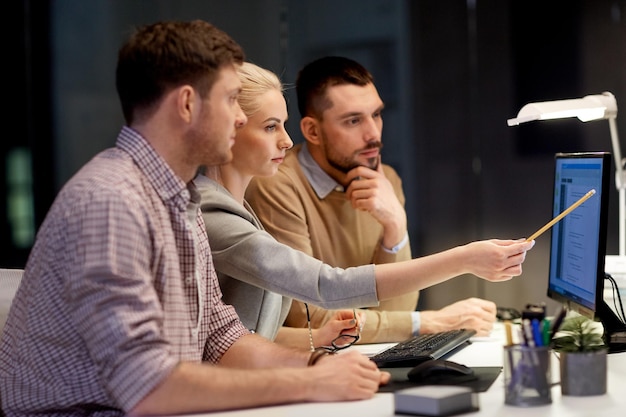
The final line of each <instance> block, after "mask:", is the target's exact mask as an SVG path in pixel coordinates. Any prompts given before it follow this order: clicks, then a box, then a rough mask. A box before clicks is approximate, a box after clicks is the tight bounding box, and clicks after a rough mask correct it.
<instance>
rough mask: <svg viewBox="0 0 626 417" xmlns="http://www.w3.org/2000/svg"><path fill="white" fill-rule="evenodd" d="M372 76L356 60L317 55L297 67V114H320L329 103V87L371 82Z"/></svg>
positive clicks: (303, 115)
mask: <svg viewBox="0 0 626 417" xmlns="http://www.w3.org/2000/svg"><path fill="white" fill-rule="evenodd" d="M373 83H374V77H373V76H372V74H370V72H369V71H368V70H366V69H365V67H364V66H363V65H361V64H359V63H358V62H356V61H353V60H352V59H349V58H344V57H340V56H327V57H324V58H320V59H317V60H315V61H313V62H311V63H309V64H307V65H306V66H305V67H304V68H302V69H301V70H300V72H299V73H298V77H297V79H296V94H297V96H298V110H299V111H300V116H301V117H305V116H313V117H316V118H318V119H321V118H322V113H323V112H324V110H326V109H328V108H330V107H331V106H332V103H331V102H330V100H328V98H327V96H326V90H327V89H328V87H332V86H335V85H342V84H354V85H359V86H364V85H367V84H373Z"/></svg>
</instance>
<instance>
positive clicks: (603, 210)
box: [548, 152, 611, 319]
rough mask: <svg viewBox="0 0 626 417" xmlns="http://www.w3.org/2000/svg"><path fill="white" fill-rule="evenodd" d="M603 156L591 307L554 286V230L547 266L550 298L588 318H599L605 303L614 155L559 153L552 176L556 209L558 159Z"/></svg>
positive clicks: (556, 156)
mask: <svg viewBox="0 0 626 417" xmlns="http://www.w3.org/2000/svg"><path fill="white" fill-rule="evenodd" d="M589 158H594V159H598V158H600V159H602V179H601V185H600V187H601V190H600V191H601V192H600V193H599V194H600V196H599V197H600V224H599V228H598V229H599V230H598V253H597V262H596V268H595V269H596V277H595V297H594V304H593V306H592V307H589V306H586V305H583V304H581V303H579V302H577V301H576V300H573V299H571V298H569V297H567V296H565V295H563V294H561V293H559V292H556V291H555V290H553V288H552V282H551V278H552V270H551V268H552V261H553V260H552V257H553V253H552V251H553V247H554V245H553V244H554V242H553V239H554V238H555V236H554V232H553V231H551V239H550V253H549V254H550V256H549V269H548V297H549V298H551V299H553V300H555V301H558V302H560V303H562V304H564V305H565V306H566V307H567V308H568V309H570V310H574V311H576V312H578V313H579V314H581V315H583V316H586V317H589V318H592V319H593V318H597V311H598V309H599V308H601V305H602V304H603V303H604V262H605V258H606V239H607V229H608V209H609V188H610V187H609V184H610V180H611V177H610V170H611V154H610V153H609V152H571V153H565V152H560V153H557V154H555V156H554V178H553V185H552V186H553V195H552V205H551V211H553V210H554V206H553V204H554V201H555V198H556V195H555V193H556V190H557V185H558V184H557V178H556V173H557V165H558V164H557V160H559V159H589Z"/></svg>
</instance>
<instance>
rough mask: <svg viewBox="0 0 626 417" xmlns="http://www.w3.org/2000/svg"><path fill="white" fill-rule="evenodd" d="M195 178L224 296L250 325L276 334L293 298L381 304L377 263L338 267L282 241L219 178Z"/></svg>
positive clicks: (331, 305)
mask: <svg viewBox="0 0 626 417" xmlns="http://www.w3.org/2000/svg"><path fill="white" fill-rule="evenodd" d="M194 181H195V183H196V185H197V186H198V188H199V191H200V193H201V195H202V204H201V208H202V216H203V218H204V223H205V226H206V230H207V234H208V235H209V244H210V245H211V253H212V255H213V262H214V264H215V269H216V271H217V275H218V278H219V281H220V287H221V289H222V292H223V299H224V301H225V302H226V303H227V304H231V305H233V306H234V307H235V310H236V311H237V314H239V317H240V318H241V321H242V322H243V324H244V325H245V326H246V327H247V328H248V329H250V330H253V331H254V332H256V333H258V334H260V335H262V336H264V337H267V338H268V339H270V340H273V339H274V338H275V337H276V333H277V332H278V330H279V329H280V327H281V326H282V324H283V322H284V320H285V317H286V316H287V313H288V312H289V307H290V305H291V298H295V299H298V300H301V301H304V302H307V303H311V304H315V305H318V306H320V307H323V308H328V309H337V308H353V307H365V306H375V305H378V298H377V296H376V280H375V276H374V266H373V265H365V266H359V267H354V268H346V269H342V268H333V267H331V266H329V265H326V264H324V263H322V262H321V261H319V260H317V259H315V258H313V257H310V256H308V255H306V254H305V253H303V252H300V251H297V250H294V249H292V248H290V247H289V246H286V245H283V244H282V243H279V242H278V241H276V240H275V239H274V238H273V237H272V236H271V235H270V234H269V233H267V232H265V231H264V230H263V226H262V225H261V222H260V221H259V220H258V219H257V218H256V216H255V215H254V212H253V211H252V209H251V208H250V207H249V206H248V205H247V204H246V207H244V206H242V205H241V204H239V203H238V202H237V201H236V200H235V199H234V198H233V197H232V195H231V194H230V193H229V192H228V190H226V189H225V188H224V187H222V186H221V185H220V184H218V183H217V182H215V181H213V180H211V179H209V178H207V177H204V176H198V177H197V178H196V179H195V180H194ZM290 297H291V298H290Z"/></svg>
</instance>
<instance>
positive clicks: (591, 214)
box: [548, 152, 626, 351]
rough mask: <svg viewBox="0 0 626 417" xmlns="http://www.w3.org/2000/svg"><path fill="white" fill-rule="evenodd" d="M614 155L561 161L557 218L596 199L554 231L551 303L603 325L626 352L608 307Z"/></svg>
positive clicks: (561, 156)
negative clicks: (588, 195)
mask: <svg viewBox="0 0 626 417" xmlns="http://www.w3.org/2000/svg"><path fill="white" fill-rule="evenodd" d="M610 171H611V155H610V153H608V152H586V153H558V154H556V156H555V171H554V190H553V202H552V214H553V217H556V216H557V215H559V214H560V213H561V212H562V211H564V210H565V209H567V208H568V207H569V206H570V205H572V204H573V203H575V202H576V201H578V199H580V198H581V197H582V196H583V195H585V194H586V193H587V192H588V191H590V190H592V189H593V190H595V191H596V192H595V194H594V195H593V196H592V197H591V198H589V199H587V200H586V201H585V202H584V203H583V204H581V205H580V206H579V207H577V208H576V209H575V210H574V211H572V212H571V213H570V214H568V215H567V216H565V217H564V218H563V219H561V221H559V222H558V223H557V224H555V225H554V226H553V228H552V239H551V243H550V271H549V277H548V297H550V298H552V299H554V300H556V301H559V302H561V303H563V304H564V305H565V306H566V307H567V308H568V309H570V310H574V311H576V312H578V313H580V314H582V315H583V316H586V317H589V318H595V319H597V320H599V321H601V322H602V324H603V326H604V329H605V336H606V341H607V343H608V344H609V350H610V351H622V350H626V344H623V343H621V342H617V341H614V340H612V337H613V334H618V333H621V332H623V331H625V330H626V327H625V325H624V323H622V322H621V320H619V318H618V317H617V316H616V315H615V313H614V312H613V311H612V310H611V309H610V308H609V307H608V305H607V304H606V303H605V302H604V298H603V297H604V275H605V274H604V261H605V256H606V236H607V223H608V208H609V206H608V200H609V183H610V177H609V174H610Z"/></svg>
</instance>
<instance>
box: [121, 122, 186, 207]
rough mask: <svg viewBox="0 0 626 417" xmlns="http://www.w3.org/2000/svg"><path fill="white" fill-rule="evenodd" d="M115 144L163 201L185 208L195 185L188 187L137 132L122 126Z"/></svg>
mask: <svg viewBox="0 0 626 417" xmlns="http://www.w3.org/2000/svg"><path fill="white" fill-rule="evenodd" d="M116 145H117V147H118V148H120V149H122V150H124V151H126V152H127V153H128V154H129V155H130V157H131V158H132V159H133V160H134V161H135V163H136V164H137V167H139V169H140V170H141V171H142V172H143V173H144V175H145V176H146V178H147V179H148V181H150V183H151V184H152V186H153V187H154V189H155V190H156V192H157V193H158V194H159V196H160V197H161V199H162V200H163V201H169V200H173V201H175V203H176V204H177V205H178V206H179V208H181V210H184V209H186V207H187V204H188V202H189V201H190V199H191V197H192V196H191V194H192V193H194V191H195V186H194V185H191V186H189V187H188V184H185V182H184V181H183V180H182V179H181V178H180V177H178V176H177V175H176V174H175V173H174V171H173V170H172V168H171V167H170V166H169V165H168V164H167V163H166V162H165V160H164V159H163V158H162V157H161V156H160V155H159V154H158V153H157V152H156V151H155V150H154V148H153V147H152V146H151V145H150V143H149V142H148V141H147V140H146V139H145V138H144V137H143V136H141V135H140V134H139V132H137V131H136V130H134V129H132V128H130V127H128V126H124V127H123V128H122V130H121V131H120V133H119V135H118V137H117V143H116ZM196 194H197V193H196Z"/></svg>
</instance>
